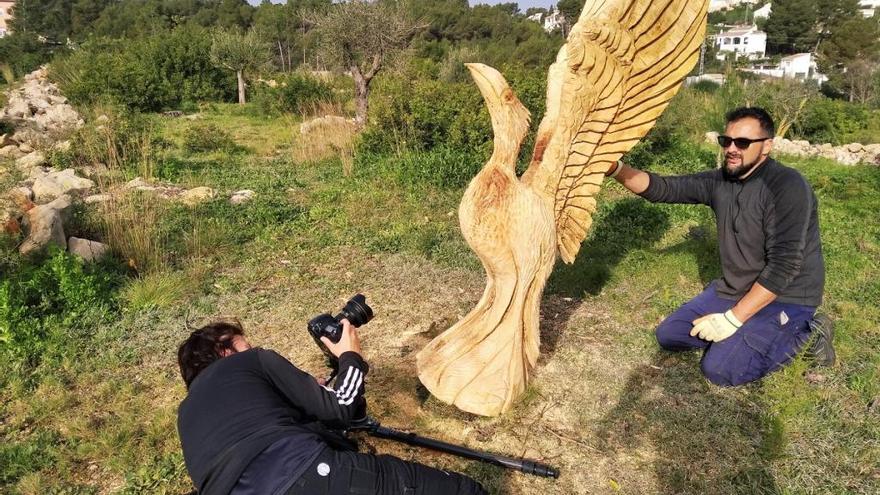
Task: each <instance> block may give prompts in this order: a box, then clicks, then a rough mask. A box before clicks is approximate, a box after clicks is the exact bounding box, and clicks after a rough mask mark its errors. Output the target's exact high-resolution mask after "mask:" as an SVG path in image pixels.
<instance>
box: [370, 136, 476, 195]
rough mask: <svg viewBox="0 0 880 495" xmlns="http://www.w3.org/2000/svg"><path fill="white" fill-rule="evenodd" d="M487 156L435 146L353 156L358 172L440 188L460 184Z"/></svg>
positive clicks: (463, 183)
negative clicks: (407, 150)
mask: <svg viewBox="0 0 880 495" xmlns="http://www.w3.org/2000/svg"><path fill="white" fill-rule="evenodd" d="M487 158H488V157H487V156H485V155H483V156H481V155H479V154H475V153H469V152H467V151H463V150H459V149H455V148H450V147H447V146H438V147H436V148H434V149H431V150H428V151H421V152H406V153H402V154H400V155H391V156H383V155H376V154H369V153H362V154H359V155H357V157H356V161H355V169H356V170H357V171H358V172H367V173H374V174H379V175H382V176H385V177H392V178H394V179H395V180H397V181H399V182H401V183H405V184H410V185H414V184H433V185H437V186H441V187H453V188H455V187H463V186H464V185H466V184H467V183H468V182H469V181H470V180H471V179H472V178H473V177H474V175H476V174H477V173H478V172H479V171H480V169H481V168H482V166H483V164H484V163H485V162H486V159H487Z"/></svg>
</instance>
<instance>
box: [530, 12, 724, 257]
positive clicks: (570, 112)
mask: <svg viewBox="0 0 880 495" xmlns="http://www.w3.org/2000/svg"><path fill="white" fill-rule="evenodd" d="M707 6H708V2H705V1H692V0H691V1H688V0H660V1H633V0H592V1H588V2H587V4H586V5H585V6H584V9H583V11H582V12H581V16H580V18H579V20H578V22H577V23H576V24H575V25H574V27H573V28H572V30H571V33H570V34H569V37H568V40H567V42H566V44H565V45H564V46H563V47H562V48H561V49H560V51H559V54H558V56H557V59H556V62H555V63H554V64H553V65H552V66H551V67H550V70H549V74H548V84H547V113H546V114H545V116H544V119H543V120H542V121H541V125H540V126H539V128H538V135H537V139H536V144H535V151H534V153H533V156H532V163H531V165H530V166H529V170H528V171H527V172H526V174H525V175H524V176H523V182H524V183H526V184H528V185H529V186H531V187H532V188H533V189H534V190H535V191H537V192H539V193H540V194H543V195H544V196H545V197H548V198H552V201H553V202H554V205H555V208H554V209H555V216H556V236H557V247H558V248H559V253H560V256H561V257H562V259H563V260H564V261H565V262H567V263H571V262H572V261H574V258H575V256H577V253H578V251H579V250H580V245H581V243H582V242H583V241H584V239H585V238H586V235H587V232H588V231H589V228H590V225H591V223H592V216H593V213H594V212H595V211H596V199H595V196H596V194H597V193H598V192H599V188H600V186H601V184H602V180H603V179H604V174H605V172H606V171H607V170H608V169H609V168H610V167H611V166H612V164H614V162H616V161H617V160H618V159H619V158H620V157H621V156H622V155H623V154H624V153H626V152H627V151H629V150H630V149H631V148H632V147H633V146H634V145H635V144H636V143H637V142H638V141H639V139H641V138H642V137H644V136H645V134H647V132H648V131H649V130H650V129H651V127H653V125H654V123H655V121H656V120H657V118H659V117H660V114H661V113H663V110H664V109H665V108H666V106H667V105H668V103H669V100H671V99H672V97H673V96H674V95H675V93H676V92H677V91H678V89H679V87H680V86H681V82H682V80H683V78H684V77H685V76H686V75H687V74H688V72H690V70H691V69H692V68H693V66H694V64H695V62H696V59H697V57H698V56H699V49H700V44H701V43H702V42H703V38H704V36H705V29H706V28H705V26H706V23H705V18H706V11H707Z"/></svg>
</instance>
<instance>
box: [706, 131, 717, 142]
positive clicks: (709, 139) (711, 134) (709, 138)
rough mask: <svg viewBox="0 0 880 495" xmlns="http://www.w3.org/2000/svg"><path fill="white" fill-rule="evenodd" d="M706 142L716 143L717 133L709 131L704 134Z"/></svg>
mask: <svg viewBox="0 0 880 495" xmlns="http://www.w3.org/2000/svg"><path fill="white" fill-rule="evenodd" d="M704 138H705V141H706V144H715V145H717V144H718V133H717V132H715V131H709V132H707V133H706V134H705V135H704Z"/></svg>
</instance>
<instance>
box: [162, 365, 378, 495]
mask: <svg viewBox="0 0 880 495" xmlns="http://www.w3.org/2000/svg"><path fill="white" fill-rule="evenodd" d="M339 370H340V373H339V377H340V378H339V379H337V380H336V389H335V390H333V389H330V388H326V387H322V386H320V385H318V383H317V382H316V381H315V379H314V377H312V376H311V375H309V374H308V373H305V372H303V371H302V370H300V369H298V368H297V367H295V366H294V365H292V364H291V363H290V361H288V360H286V359H284V358H283V357H281V356H279V355H278V354H276V353H275V352H273V351H269V350H265V349H260V348H254V349H250V350H247V351H243V352H239V353H235V354H232V355H230V356H227V357H224V358H220V359H219V360H217V361H216V362H214V363H212V364H211V365H210V366H208V367H207V368H205V369H204V370H203V371H202V372H201V373H199V375H198V376H197V377H196V379H195V380H193V382H192V384H191V385H190V388H189V393H188V394H187V397H186V399H184V400H183V402H181V404H180V409H179V411H178V416H177V428H178V432H179V433H180V443H181V445H182V447H183V457H184V461H185V462H186V468H187V471H189V474H190V477H191V478H192V480H193V483H195V485H196V488H197V489H198V491H199V493H200V494H204V495H214V494H218V495H226V494H228V493H230V491H231V490H232V489H233V487H234V486H235V485H236V483H237V482H238V481H239V478H240V477H241V475H242V473H243V472H244V471H245V468H247V467H248V464H250V463H251V461H253V460H254V459H255V458H256V457H257V456H258V455H259V454H260V453H261V452H262V451H264V450H265V449H267V448H268V447H269V446H271V445H273V444H274V443H275V442H277V441H279V440H285V439H286V440H287V443H290V442H291V441H293V442H294V443H295V444H296V445H294V448H292V449H289V450H292V451H293V452H295V453H296V455H297V456H299V457H300V458H301V460H302V463H301V464H302V467H303V469H305V468H306V467H307V466H308V465H309V463H311V462H312V461H313V460H314V458H315V456H317V455H318V454H319V453H320V452H321V450H323V449H324V448H325V447H326V444H325V443H323V442H322V440H321V436H319V434H318V433H316V432H320V431H321V429H322V428H321V427H318V426H316V422H320V423H322V424H328V425H331V426H332V425H338V426H340V427H343V426H346V425H348V424H349V423H350V422H351V421H352V420H353V419H357V418H358V417H359V416H360V415H363V414H364V412H365V401H364V398H363V394H364V377H365V376H366V374H367V364H366V363H365V362H364V360H363V359H361V357H360V356H359V355H358V354H357V353H354V352H346V353H343V354H342V355H341V356H340V357H339ZM288 447H289V445H288ZM291 474H292V475H295V474H296V473H291Z"/></svg>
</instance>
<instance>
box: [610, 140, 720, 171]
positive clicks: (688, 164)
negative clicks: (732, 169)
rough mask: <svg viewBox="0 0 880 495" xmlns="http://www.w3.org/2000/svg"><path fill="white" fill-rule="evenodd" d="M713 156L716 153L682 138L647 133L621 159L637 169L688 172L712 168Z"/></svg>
mask: <svg viewBox="0 0 880 495" xmlns="http://www.w3.org/2000/svg"><path fill="white" fill-rule="evenodd" d="M717 156H718V155H717V152H715V151H712V150H711V149H709V148H706V147H703V146H700V145H699V144H696V143H694V142H693V141H690V140H688V139H686V138H684V137H681V136H675V135H672V136H670V135H665V136H654V135H653V134H651V133H649V134H648V136H647V137H646V138H645V139H643V140H642V141H640V142H639V143H638V144H637V145H636V146H635V147H633V149H632V150H630V151H629V153H627V154H626V156H624V158H623V159H624V161H625V162H626V163H627V164H630V165H632V166H633V167H635V168H638V169H641V170H655V169H656V170H661V171H662V172H663V173H671V174H690V173H695V172H701V171H703V170H709V169H711V168H713V167H715V165H716V161H717Z"/></svg>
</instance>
